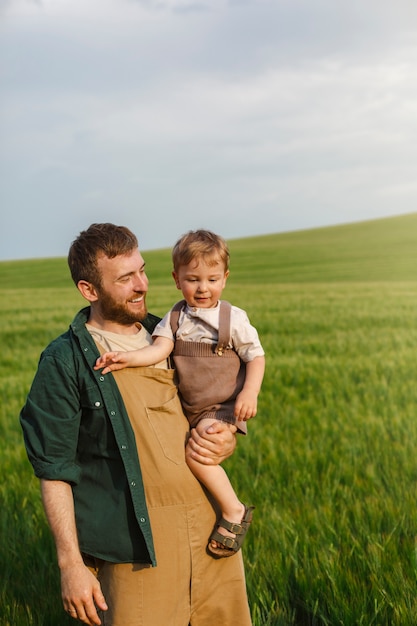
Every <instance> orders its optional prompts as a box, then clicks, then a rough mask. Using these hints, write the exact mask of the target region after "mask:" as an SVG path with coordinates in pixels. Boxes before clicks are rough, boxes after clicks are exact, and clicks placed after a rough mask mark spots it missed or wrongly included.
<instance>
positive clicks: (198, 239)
mask: <svg viewBox="0 0 417 626" xmlns="http://www.w3.org/2000/svg"><path fill="white" fill-rule="evenodd" d="M199 257H203V258H204V261H205V262H206V263H208V265H211V264H213V265H214V264H215V263H217V262H218V260H219V258H220V261H221V262H222V263H223V264H224V269H225V271H226V270H228V269H229V260H230V254H229V248H228V247H227V244H226V242H225V240H224V239H223V238H222V237H220V235H216V234H215V233H212V232H211V231H210V230H201V229H200V230H190V231H189V232H188V233H185V235H183V236H182V237H180V238H179V239H178V241H177V243H176V244H175V246H174V248H173V250H172V263H173V265H174V270H175V271H178V268H179V267H180V266H181V265H188V264H189V263H191V261H192V260H193V259H196V258H199Z"/></svg>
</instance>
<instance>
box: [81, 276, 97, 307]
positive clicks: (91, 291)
mask: <svg viewBox="0 0 417 626" xmlns="http://www.w3.org/2000/svg"><path fill="white" fill-rule="evenodd" d="M77 288H78V291H79V292H80V294H81V295H82V297H83V298H85V299H86V300H88V302H96V301H97V300H98V295H97V290H96V288H95V287H94V285H93V284H92V283H89V282H87V281H86V280H79V281H78V283H77Z"/></svg>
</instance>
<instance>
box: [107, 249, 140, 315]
mask: <svg viewBox="0 0 417 626" xmlns="http://www.w3.org/2000/svg"><path fill="white" fill-rule="evenodd" d="M97 267H98V270H99V272H100V274H101V286H99V287H98V288H96V292H97V297H98V299H97V307H98V309H99V311H100V315H101V317H102V319H103V320H105V321H107V322H114V323H116V324H121V325H124V326H129V325H131V324H134V323H136V322H140V321H141V320H143V319H144V317H146V314H147V308H146V293H147V291H148V277H147V276H146V273H145V262H144V260H143V258H142V255H141V254H140V252H139V250H134V251H133V252H132V253H130V254H123V255H119V256H116V257H114V258H113V259H109V258H108V257H106V256H105V255H104V254H103V255H101V256H99V257H98V259H97Z"/></svg>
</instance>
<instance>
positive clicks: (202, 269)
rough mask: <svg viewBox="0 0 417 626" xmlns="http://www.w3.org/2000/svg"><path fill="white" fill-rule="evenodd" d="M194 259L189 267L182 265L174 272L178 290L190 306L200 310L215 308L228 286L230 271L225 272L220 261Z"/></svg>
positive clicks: (214, 259)
mask: <svg viewBox="0 0 417 626" xmlns="http://www.w3.org/2000/svg"><path fill="white" fill-rule="evenodd" d="M208 261H209V263H207V261H206V260H205V259H204V258H198V259H193V260H192V261H191V262H190V263H189V264H188V265H180V267H179V268H178V271H177V272H175V271H174V272H172V276H173V277H174V280H175V284H176V285H177V289H180V290H181V291H182V295H183V296H184V298H185V300H186V301H187V304H188V306H190V307H197V308H200V309H210V308H212V307H215V306H216V304H217V302H218V301H219V299H220V297H221V294H222V291H223V289H224V287H225V285H226V280H227V277H228V276H229V270H225V267H224V264H223V263H222V261H221V260H220V259H216V258H210V259H208Z"/></svg>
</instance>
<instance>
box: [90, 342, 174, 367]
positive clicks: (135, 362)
mask: <svg viewBox="0 0 417 626" xmlns="http://www.w3.org/2000/svg"><path fill="white" fill-rule="evenodd" d="M173 345H174V342H173V340H172V339H168V338H167V337H156V338H155V340H154V342H153V343H152V344H151V345H150V346H146V347H145V348H141V349H140V350H129V351H127V352H105V353H104V354H102V355H101V356H100V357H99V358H98V359H97V361H96V364H95V366H94V369H96V370H98V369H101V368H104V369H103V372H102V373H103V374H107V373H108V372H113V371H114V370H120V369H123V368H124V367H147V366H148V365H155V364H156V363H159V362H160V361H163V360H164V359H167V358H168V357H169V355H170V354H171V352H172V348H173Z"/></svg>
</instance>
